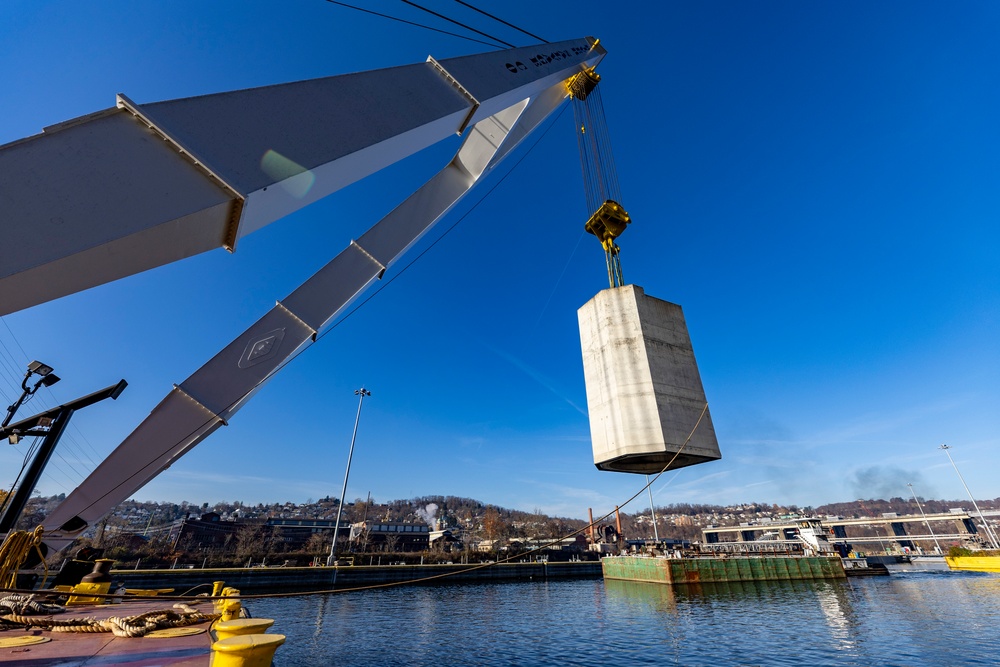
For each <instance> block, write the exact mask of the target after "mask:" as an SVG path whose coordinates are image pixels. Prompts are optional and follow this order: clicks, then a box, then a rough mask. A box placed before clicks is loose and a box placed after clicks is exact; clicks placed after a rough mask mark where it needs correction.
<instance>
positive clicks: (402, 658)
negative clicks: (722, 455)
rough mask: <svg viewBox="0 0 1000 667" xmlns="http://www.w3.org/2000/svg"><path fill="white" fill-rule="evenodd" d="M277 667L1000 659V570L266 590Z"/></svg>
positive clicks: (825, 665)
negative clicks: (331, 592) (281, 639)
mask: <svg viewBox="0 0 1000 667" xmlns="http://www.w3.org/2000/svg"><path fill="white" fill-rule="evenodd" d="M248 604H249V606H250V608H251V611H252V612H253V613H254V615H255V616H264V617H268V618H274V619H276V623H275V627H274V629H273V630H272V632H280V633H282V634H284V635H286V636H287V637H288V640H287V642H286V643H285V645H284V646H282V648H281V649H279V652H278V656H277V660H276V663H275V664H276V665H278V667H282V666H283V667H292V666H294V667H300V666H301V667H312V666H314V665H315V666H317V667H318V666H324V667H325V666H328V665H342V666H349V665H413V664H416V665H431V664H461V665H467V664H475V665H486V666H493V665H496V666H497V667H500V666H508V665H543V666H546V665H552V666H556V665H560V666H561V665H594V664H599V663H600V664H603V663H604V662H608V661H612V662H614V663H624V664H628V665H630V667H631V666H633V665H683V666H684V667H696V666H705V667H708V666H712V667H715V666H717V665H768V666H771V665H788V666H789V667H791V666H793V665H816V666H821V667H834V666H836V667H843V666H845V665H847V666H851V665H854V666H858V667H861V666H867V665H913V666H920V667H923V666H930V665H977V664H978V665H994V664H997V659H996V656H997V655H998V654H1000V638H998V637H997V635H996V632H995V628H996V627H997V623H998V621H1000V577H997V576H993V575H985V576H979V575H974V574H968V573H961V574H956V573H940V574H938V573H912V574H907V575H903V576H897V575H893V576H890V577H870V578H864V579H852V580H848V581H792V582H781V581H779V582H744V583H729V584H700V585H687V586H674V587H671V586H667V585H663V584H642V583H635V582H627V581H607V582H605V581H602V580H599V579H598V580H577V581H550V582H534V583H504V584H496V583H494V584H458V585H445V586H428V587H420V588H416V587H409V588H399V589H387V590H380V591H364V592H357V593H344V594H340V595H336V596H330V597H325V598H324V597H310V598H290V599H277V600H258V601H253V602H252V603H248Z"/></svg>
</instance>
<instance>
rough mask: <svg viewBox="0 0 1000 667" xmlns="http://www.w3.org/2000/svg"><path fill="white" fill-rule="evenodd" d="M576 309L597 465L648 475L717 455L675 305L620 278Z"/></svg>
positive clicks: (702, 393)
mask: <svg viewBox="0 0 1000 667" xmlns="http://www.w3.org/2000/svg"><path fill="white" fill-rule="evenodd" d="M577 316H578V318H579V321H580V343H581V346H582V348H583V370H584V377H585V382H586V387H587V409H588V412H589V414H590V435H591V440H592V442H593V448H594V464H595V465H596V466H597V467H598V468H599V469H601V470H612V471H616V472H632V473H640V474H653V473H658V472H660V471H662V470H664V469H667V470H673V469H675V468H682V467H684V466H689V465H695V464H697V463H705V462H707V461H714V460H716V459H719V458H721V457H722V454H721V453H720V452H719V442H718V440H717V439H716V436H715V428H714V427H713V425H712V416H711V414H710V413H709V412H708V410H707V408H706V404H707V400H706V398H705V390H704V388H703V387H702V384H701V376H700V375H699V373H698V366H697V364H696V363H695V359H694V350H693V349H692V347H691V338H690V336H689V335H688V331H687V325H686V324H685V322H684V313H683V312H682V310H681V307H680V306H678V305H677V304H673V303H669V302H667V301H663V300H661V299H657V298H654V297H651V296H647V295H646V294H645V293H644V292H643V290H642V288H641V287H639V286H637V285H625V286H624V287H618V288H613V289H606V290H602V291H601V292H599V293H598V294H597V296H595V297H594V298H593V299H591V300H590V301H588V302H587V303H586V304H585V305H584V306H583V307H582V308H580V310H579V311H577ZM702 410H705V414H704V417H702V419H701V422H700V424H699V423H698V418H699V417H700V416H701V414H702ZM695 424H698V427H697V429H695ZM692 429H694V434H693V435H692V436H691V439H690V441H689V442H688V443H687V444H686V445H685V444H684V442H685V440H687V438H688V434H690V433H691V431H692ZM678 452H680V453H679V454H678ZM675 455H676V457H675Z"/></svg>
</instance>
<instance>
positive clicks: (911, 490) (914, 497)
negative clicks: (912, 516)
mask: <svg viewBox="0 0 1000 667" xmlns="http://www.w3.org/2000/svg"><path fill="white" fill-rule="evenodd" d="M906 485H907V486H908V487H910V493H912V494H913V501H914V502H915V503H917V509H918V510H920V516H922V517H923V518H924V523H925V524H926V525H927V530H929V531H930V533H931V537H933V538H934V546H935V547H937V552H938V553H939V554H940V553H941V544H940V543H938V538H937V535H935V534H934V529H933V528H931V522H930V521H928V520H927V515H926V514H924V508H923V507H921V506H920V501H919V500H917V492H916V491H914V490H913V485H912V484H910V483H909V482H907V483H906Z"/></svg>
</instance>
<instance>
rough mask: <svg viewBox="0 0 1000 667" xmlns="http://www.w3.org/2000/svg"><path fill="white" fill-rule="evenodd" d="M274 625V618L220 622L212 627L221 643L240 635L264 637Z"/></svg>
mask: <svg viewBox="0 0 1000 667" xmlns="http://www.w3.org/2000/svg"><path fill="white" fill-rule="evenodd" d="M272 625H274V619H272V618H237V619H235V620H232V621H219V622H218V623H216V624H215V625H213V626H212V630H214V631H215V636H216V638H217V639H218V640H219V641H222V640H223V639H229V638H230V637H238V636H240V635H262V634H264V633H265V632H266V631H267V629H268V628H269V627H271V626H272Z"/></svg>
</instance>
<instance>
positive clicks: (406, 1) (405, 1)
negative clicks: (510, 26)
mask: <svg viewBox="0 0 1000 667" xmlns="http://www.w3.org/2000/svg"><path fill="white" fill-rule="evenodd" d="M400 1H401V2H402V3H403V4H406V5H410V6H411V7H416V8H417V9H419V10H421V11H424V12H427V13H428V14H431V15H433V16H436V17H438V18H439V19H444V20H445V21H448V22H449V23H454V24H455V25H457V26H461V27H463V28H465V29H466V30H471V31H472V32H474V33H476V34H477V35H482V36H483V37H487V38H489V39H492V40H493V41H494V42H500V43H501V44H503V45H504V46H506V47H509V48H511V49H513V48H514V45H513V44H511V43H510V42H505V41H504V40H502V39H500V38H499V37H494V36H493V35H490V34H487V33H485V32H483V31H482V30H476V29H475V28H473V27H472V26H470V25H466V24H465V23H462V22H461V21H456V20H455V19H452V18H448V17H447V16H445V15H444V14H439V13H437V12H435V11H434V10H432V9H428V8H427V7H424V6H422V5H418V4H417V3H415V2H413V1H412V0H400Z"/></svg>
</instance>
